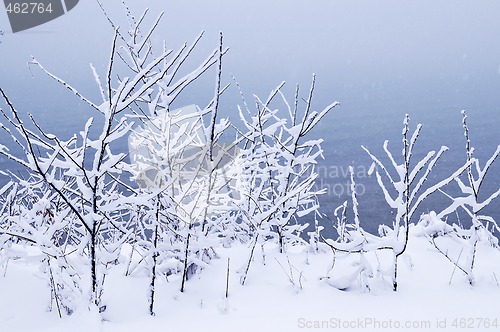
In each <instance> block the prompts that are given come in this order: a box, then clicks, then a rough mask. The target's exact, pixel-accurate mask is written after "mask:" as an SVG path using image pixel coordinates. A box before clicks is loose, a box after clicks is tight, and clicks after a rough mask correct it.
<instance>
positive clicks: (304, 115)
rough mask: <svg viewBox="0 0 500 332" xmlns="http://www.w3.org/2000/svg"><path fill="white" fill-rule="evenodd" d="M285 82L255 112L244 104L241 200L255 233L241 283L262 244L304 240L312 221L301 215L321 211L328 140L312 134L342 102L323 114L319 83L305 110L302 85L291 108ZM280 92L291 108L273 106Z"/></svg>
mask: <svg viewBox="0 0 500 332" xmlns="http://www.w3.org/2000/svg"><path fill="white" fill-rule="evenodd" d="M283 85H284V83H282V84H280V85H279V86H278V87H277V88H276V89H275V90H273V91H272V92H271V94H270V95H269V97H268V99H267V100H266V101H262V100H261V99H259V98H258V97H256V105H257V110H256V113H252V112H251V111H250V109H249V108H248V107H247V106H246V103H244V104H245V109H244V110H243V109H241V107H239V113H240V118H241V120H242V121H243V124H244V125H245V129H246V130H247V131H246V133H244V134H243V135H244V138H245V141H244V146H243V147H242V149H241V151H240V155H239V157H240V158H239V159H238V163H239V164H240V168H241V170H242V171H241V172H242V175H241V179H242V181H241V182H240V187H239V188H235V190H238V191H239V192H240V195H241V197H240V200H239V201H238V202H237V205H238V209H239V211H241V219H242V220H243V223H245V224H247V225H248V227H249V230H250V233H251V234H252V239H251V253H250V258H249V259H248V263H247V265H246V266H245V267H244V268H243V273H242V277H241V283H242V284H243V283H244V282H245V279H246V277H247V274H248V269H249V267H250V263H251V261H252V258H253V254H254V250H255V248H256V246H257V245H258V244H259V243H262V242H265V241H268V240H269V239H273V240H275V241H276V242H277V243H278V246H279V250H280V252H285V251H286V247H287V245H288V244H289V243H293V242H303V240H302V238H301V237H300V236H299V235H300V232H302V230H303V229H305V228H306V227H307V225H304V224H300V223H299V222H298V220H299V218H300V217H303V216H305V215H307V214H309V213H317V209H318V208H319V203H318V201H317V195H318V194H321V193H322V191H317V190H315V189H314V184H315V180H316V178H317V172H316V169H315V165H316V159H317V158H318V157H321V156H322V154H321V153H322V149H321V143H322V140H321V139H319V140H307V139H306V136H307V134H308V133H309V132H310V131H311V130H312V129H313V128H314V127H315V126H316V124H317V123H318V122H319V121H320V120H321V119H322V118H323V117H324V116H325V115H326V114H327V113H328V112H329V111H330V110H332V109H333V108H334V107H335V106H336V105H337V104H338V103H337V102H334V103H332V104H331V105H329V106H327V107H326V108H325V109H323V110H322V111H321V112H316V111H312V110H311V103H312V96H313V91H314V86H315V77H313V80H312V85H311V89H310V91H309V95H308V98H307V100H306V102H305V109H304V110H303V111H300V110H299V87H298V86H297V89H296V93H295V99H294V104H293V106H291V105H290V104H289V103H288V101H287V99H286V98H285V96H284V94H283V93H282V91H281V89H282V87H283ZM277 96H280V97H281V99H282V102H283V104H284V105H285V107H286V110H285V111H281V112H280V111H279V110H278V109H272V108H271V107H272V102H273V101H274V99H275V98H276V97H277Z"/></svg>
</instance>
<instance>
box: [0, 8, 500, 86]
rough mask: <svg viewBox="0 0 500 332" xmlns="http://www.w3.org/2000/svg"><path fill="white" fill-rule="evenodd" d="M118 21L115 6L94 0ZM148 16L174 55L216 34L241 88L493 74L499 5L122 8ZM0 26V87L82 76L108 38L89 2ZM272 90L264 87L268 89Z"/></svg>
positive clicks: (498, 66)
mask: <svg viewBox="0 0 500 332" xmlns="http://www.w3.org/2000/svg"><path fill="white" fill-rule="evenodd" d="M103 2H104V5H105V6H106V7H107V8H109V11H110V13H111V15H112V16H113V17H114V18H115V19H117V20H122V22H125V20H124V15H123V10H122V8H121V6H120V5H119V4H118V1H111V0H108V1H106V0H103ZM129 2H130V3H131V6H132V7H133V9H134V10H135V11H136V13H139V12H141V11H142V9H143V8H145V7H150V8H151V14H152V17H155V16H156V15H157V14H156V13H157V12H159V11H160V10H164V11H166V16H165V19H164V21H165V25H164V27H165V29H164V30H163V31H164V34H163V35H162V36H161V37H164V38H165V39H167V41H168V42H169V46H170V47H172V48H177V47H178V45H180V44H181V43H182V42H184V41H191V40H192V39H193V38H194V37H195V36H196V35H197V34H198V33H199V32H200V31H201V30H205V31H206V37H205V40H204V42H203V43H202V44H201V46H202V47H201V48H200V51H199V53H198V54H200V56H204V55H205V54H206V53H207V52H208V50H209V49H211V48H213V47H215V46H216V45H217V39H218V32H219V31H223V32H224V35H225V41H226V45H227V46H229V47H230V48H231V52H230V54H229V55H228V56H227V58H226V60H225V68H226V70H227V71H228V72H231V73H233V74H235V75H236V76H238V77H239V78H240V79H241V80H242V81H244V82H255V81H256V80H258V81H260V82H263V81H271V82H276V83H277V82H279V81H281V80H291V81H292V82H295V81H300V82H307V81H308V80H309V77H310V75H311V73H313V72H315V73H317V74H318V75H319V78H320V79H322V80H328V81H330V80H337V81H341V80H344V81H346V82H348V83H352V82H356V81H367V82H370V81H374V82H378V81H386V80H412V79H441V78H446V77H456V78H460V79H463V80H467V79H473V78H474V77H476V76H482V75H489V76H494V75H498V74H499V70H500V37H499V36H500V2H499V1H492V0H490V1H463V0H458V1H457V0H445V1H432V0H420V1H401V0H382V1H372V0H354V1H336V0H308V1H305V0H302V1H297V0H273V1H268V0H256V1H235V0H215V1H203V0H188V1H185V0H183V1H153V0H149V1H129ZM0 27H1V29H3V30H5V31H6V34H5V35H4V36H3V38H2V43H1V44H0V61H1V67H0V84H1V85H2V86H5V85H6V84H7V85H8V84H9V82H11V80H12V79H13V78H14V77H13V76H16V77H19V78H22V77H24V76H26V77H27V76H29V72H28V71H27V69H26V61H28V60H29V58H30V55H35V56H36V57H37V58H38V59H39V60H40V61H41V62H43V63H44V64H46V66H47V67H48V68H51V69H52V70H54V71H57V72H60V73H65V74H66V75H67V77H70V78H71V77H74V76H76V77H78V78H85V75H87V77H90V71H88V70H87V68H88V63H89V62H93V63H94V64H97V65H98V64H99V63H103V60H105V59H106V55H107V53H108V51H109V42H110V40H111V37H112V30H111V29H110V27H109V26H108V24H107V22H106V20H105V19H104V17H103V15H102V14H101V12H100V10H99V9H98V7H97V4H96V2H95V1H93V0H82V1H80V3H79V4H78V6H77V7H75V9H74V10H72V11H71V12H69V13H68V14H66V15H64V16H63V17H60V18H58V19H56V20H54V21H52V22H49V23H47V24H45V25H42V26H39V27H36V28H33V29H31V30H28V31H26V32H22V33H17V34H12V33H9V29H10V27H9V26H8V22H7V17H6V14H5V12H3V11H2V13H1V14H0ZM273 84H274V83H273Z"/></svg>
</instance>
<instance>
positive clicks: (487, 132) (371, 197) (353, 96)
mask: <svg viewBox="0 0 500 332" xmlns="http://www.w3.org/2000/svg"><path fill="white" fill-rule="evenodd" d="M324 83H325V82H324V80H323V85H322V86H321V85H318V87H317V90H316V94H315V97H316V99H315V101H314V104H313V108H322V107H324V106H326V105H328V104H330V103H331V102H332V101H333V100H337V101H339V102H340V103H341V106H340V107H339V108H336V109H335V110H333V111H332V112H331V113H330V114H329V115H328V116H327V117H325V118H324V119H323V120H322V121H321V122H320V123H319V125H318V127H317V128H316V129H315V131H314V132H312V138H317V137H321V138H323V139H324V144H323V149H324V153H323V155H324V159H323V160H320V161H319V164H318V170H319V179H318V187H319V188H324V189H326V190H327V193H326V194H325V195H323V196H321V197H320V203H321V213H322V214H324V215H325V217H323V218H322V219H321V223H322V224H324V225H325V226H326V230H325V232H326V234H327V235H332V236H333V233H334V231H333V229H332V227H331V222H330V220H334V219H335V218H334V215H333V211H334V210H335V208H336V207H338V206H339V205H340V204H342V203H343V202H344V201H346V200H348V201H349V199H350V188H349V186H350V184H349V180H350V176H349V174H348V167H349V166H353V167H354V170H355V177H356V182H357V184H358V187H357V188H358V200H359V203H360V207H359V211H360V218H361V223H362V225H363V227H364V228H365V229H367V230H368V231H371V232H376V230H377V228H378V225H379V224H382V223H385V224H390V223H391V213H390V209H389V207H388V205H387V204H386V203H385V200H384V197H383V194H382V192H381V190H380V189H379V187H378V185H377V183H376V180H375V177H374V176H369V175H368V169H369V167H370V165H371V160H370V158H369V157H368V155H367V154H366V153H365V152H364V151H363V150H362V149H361V145H364V146H365V147H367V148H368V149H370V151H371V152H372V153H373V154H375V155H376V156H377V157H379V158H380V159H381V160H382V161H384V162H388V159H387V158H386V157H385V153H384V151H383V149H382V144H383V142H384V140H386V139H387V140H389V141H390V143H389V149H390V150H391V152H392V153H393V154H394V156H395V158H396V159H397V160H399V161H401V153H400V151H401V149H402V145H401V139H402V138H401V131H402V124H403V117H404V114H405V113H409V114H410V118H411V122H410V125H411V128H412V130H413V129H414V128H415V126H416V125H417V123H422V124H423V129H422V132H421V136H420V138H419V141H418V143H417V145H416V148H415V151H414V153H415V154H414V156H413V161H414V162H416V161H417V160H419V159H420V158H422V157H423V156H425V155H426V154H427V152H429V151H430V150H439V148H440V147H441V146H442V145H446V146H448V147H449V148H450V150H449V151H448V152H446V153H445V154H444V155H443V157H442V159H441V160H440V161H439V162H438V164H437V165H436V167H435V171H434V172H433V173H432V174H431V175H430V177H429V180H428V184H431V185H432V184H435V183H436V182H438V181H439V180H441V179H444V178H445V177H447V175H449V174H451V173H453V172H454V171H455V170H456V169H457V168H458V167H459V166H461V165H462V164H463V163H464V162H465V159H466V155H465V148H464V147H465V139H464V135H463V128H462V123H461V121H462V116H461V114H460V111H461V110H462V109H466V110H467V112H468V116H469V125H470V129H471V133H470V135H471V140H472V145H473V146H474V147H475V148H476V151H475V157H476V158H479V159H480V161H481V165H482V166H483V165H484V164H485V162H486V160H487V159H488V158H489V157H490V156H491V155H492V154H493V152H494V151H495V149H496V146H497V145H498V144H500V137H499V132H500V131H499V128H500V93H498V91H500V79H499V77H498V75H497V76H492V77H489V78H483V79H481V80H477V81H471V80H462V79H448V80H437V81H422V82H405V81H404V80H403V81H400V82H385V83H380V82H359V83H356V84H354V83H352V84H345V85H343V84H339V83H338V82H332V83H331V84H324ZM327 83H328V82H327ZM28 84H32V83H28ZM6 90H7V91H8V92H9V94H10V97H11V99H12V101H13V102H14V104H15V105H16V107H17V108H18V109H19V111H20V113H22V114H25V113H28V112H29V113H32V114H33V115H34V116H35V117H36V119H37V120H38V121H39V123H40V125H41V126H42V127H43V128H46V129H47V131H48V132H50V133H54V134H57V135H59V136H61V137H62V138H69V137H70V136H71V135H72V134H74V133H78V132H79V131H80V130H81V129H82V128H83V125H84V123H85V121H86V120H87V119H88V117H89V116H95V117H96V118H98V117H99V115H98V114H97V113H96V112H95V111H93V110H91V109H89V107H88V106H86V105H85V104H84V103H82V102H80V101H78V99H76V98H75V96H73V95H71V94H70V93H69V92H68V91H65V90H64V89H62V88H60V87H57V86H53V85H48V86H47V87H46V88H44V87H43V84H42V86H41V87H40V86H38V88H36V89H27V88H26V87H24V86H23V84H22V83H13V84H12V86H10V87H8V89H6ZM87 91H90V92H89V93H90V94H91V95H92V94H95V91H94V90H92V88H91V87H89V88H88V89H87ZM291 96H293V94H292V95H291ZM189 98H190V99H189V100H180V101H179V103H180V104H181V105H182V103H183V102H186V103H192V102H197V101H196V98H193V95H192V94H191V95H190V97H189ZM200 99H202V100H201V101H199V102H198V103H199V105H204V104H205V100H206V98H205V96H204V97H200ZM238 103H240V104H241V100H239V99H238V98H236V97H235V96H234V95H231V94H229V95H228V97H226V98H225V99H224V100H223V101H222V108H223V109H224V111H223V112H222V113H223V114H222V115H223V116H230V117H231V119H232V120H233V121H238V119H237V116H234V114H236V112H235V111H236V108H235V106H234V105H236V104H238ZM0 105H1V106H0V107H2V108H3V109H5V104H4V103H3V102H2V103H0ZM0 121H3V119H2V120H0ZM0 143H1V144H4V145H7V146H9V147H12V142H11V141H9V139H8V137H7V136H6V135H5V134H4V133H0ZM126 146H127V145H126V142H123V144H122V145H121V146H118V147H117V148H118V149H120V150H126ZM0 169H2V170H4V171H5V170H10V171H12V172H14V173H16V174H17V173H18V172H20V171H21V168H20V167H19V166H18V165H16V164H14V163H13V162H11V161H9V160H6V158H5V157H3V156H0ZM7 181H8V178H7V177H4V176H1V175H0V186H1V185H3V184H5V183H6V182H7ZM499 187H500V160H498V161H497V163H496V164H494V165H493V167H492V168H491V170H490V172H489V174H488V176H487V178H486V182H485V183H484V185H483V187H482V188H481V190H482V195H481V197H482V198H484V197H487V196H488V195H489V194H491V193H493V192H494V191H495V190H497V189H498V188H499ZM424 189H425V188H424ZM447 191H448V192H450V193H454V192H455V193H456V187H454V186H450V187H449V188H448V189H447ZM349 203H350V201H349ZM446 204H449V200H448V199H447V198H446V197H445V196H444V195H442V194H439V193H437V194H434V195H432V196H431V197H429V199H428V200H427V201H426V202H425V204H423V205H422V206H421V209H420V211H419V212H418V213H417V215H415V217H418V215H419V214H420V213H422V212H426V211H430V210H436V211H440V209H443V208H444V207H446ZM482 212H483V213H484V214H489V215H491V216H492V217H494V218H495V219H496V220H500V199H497V200H496V201H494V202H493V203H491V204H490V206H489V207H488V208H486V209H484V210H483V211H482ZM462 215H463V214H462ZM456 218H457V217H456V216H454V215H453V216H450V221H453V222H455V221H456ZM466 219H467V218H465V216H464V217H463V219H461V220H460V221H461V222H462V223H464V224H467V220H466ZM413 221H416V220H413ZM304 222H313V220H312V219H310V218H309V219H304Z"/></svg>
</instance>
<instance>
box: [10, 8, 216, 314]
mask: <svg viewBox="0 0 500 332" xmlns="http://www.w3.org/2000/svg"><path fill="white" fill-rule="evenodd" d="M145 15H146V13H144V15H143V16H141V17H140V19H139V20H135V19H133V18H132V17H129V18H132V19H131V25H132V26H131V28H130V30H129V31H127V33H122V32H121V31H120V30H119V29H118V28H117V26H116V25H115V24H114V23H113V21H112V20H111V19H110V20H109V21H110V23H111V25H112V27H113V28H114V30H115V34H114V38H113V41H112V44H111V52H110V55H109V61H108V68H107V72H106V73H105V76H104V77H105V78H104V80H101V78H100V77H99V75H98V74H97V71H96V70H95V69H94V67H92V71H93V73H94V77H95V80H96V83H97V86H98V88H99V91H100V93H101V99H102V100H101V101H99V102H93V101H91V100H90V99H88V98H87V97H85V96H84V95H82V94H81V93H80V92H79V91H78V90H77V89H76V88H74V87H73V86H71V85H70V84H69V83H66V82H65V81H63V80H62V79H60V78H59V77H57V76H55V75H54V74H52V73H50V72H49V71H48V70H46V69H45V68H44V67H43V66H42V65H41V64H40V63H39V62H38V61H37V60H36V59H32V60H31V61H30V66H32V67H33V66H34V67H38V68H39V69H41V70H42V71H43V72H44V73H46V74H47V75H48V76H49V77H51V78H53V79H54V80H55V81H57V82H58V83H60V84H61V85H62V86H63V87H65V88H67V89H69V90H70V91H71V92H73V93H74V94H75V95H76V96H77V97H78V98H79V99H81V100H82V101H83V102H85V103H86V104H87V105H88V106H90V108H92V109H93V110H94V111H96V113H97V114H98V116H100V118H101V119H100V121H94V118H89V120H88V121H87V123H86V125H85V127H84V128H83V130H82V131H81V132H80V133H79V134H78V135H76V134H75V135H73V136H72V137H71V138H70V139H68V140H61V139H59V138H58V137H56V136H55V135H52V134H50V133H49V132H48V131H46V130H44V129H43V128H41V127H40V126H39V125H38V124H37V122H36V121H35V119H34V118H33V117H30V119H31V120H32V125H33V126H34V127H35V129H34V130H32V129H29V128H28V127H27V126H26V125H25V124H24V123H23V121H22V120H21V118H20V116H19V112H18V111H17V110H16V109H15V107H14V106H13V105H12V104H11V103H10V101H9V99H8V97H7V96H6V94H5V93H4V91H3V90H2V91H1V93H2V95H3V97H4V99H5V100H6V102H7V105H8V106H9V109H10V114H8V113H7V112H5V111H3V110H2V113H3V115H4V116H5V118H6V119H7V122H8V123H7V125H2V128H3V129H5V130H6V131H7V133H8V134H9V135H10V136H11V137H12V139H13V141H12V142H13V143H14V144H15V145H17V146H18V147H19V148H20V149H21V151H22V155H21V156H20V157H19V156H16V155H14V154H12V153H11V152H10V151H9V150H8V149H7V148H6V147H4V146H0V153H1V154H3V155H5V156H7V157H9V158H10V159H12V160H14V161H17V162H18V163H20V164H21V165H23V166H25V167H26V168H27V169H28V170H29V171H30V173H31V178H30V182H29V185H35V184H38V183H43V184H44V186H46V187H47V192H48V193H50V194H51V195H55V196H57V199H58V200H60V201H61V202H62V203H63V204H64V205H65V206H66V208H67V209H68V210H69V212H70V213H71V215H72V220H74V222H75V226H74V227H75V228H76V229H78V230H79V231H80V232H81V238H80V239H79V241H80V243H82V245H81V248H83V249H82V251H83V253H84V254H85V255H86V256H87V257H88V265H89V266H88V267H89V273H88V274H87V275H85V277H88V278H89V279H90V282H89V285H90V292H89V299H90V303H92V304H93V305H95V306H97V307H99V308H100V310H103V309H104V308H105V306H104V305H102V304H101V303H100V298H101V294H102V291H103V284H104V279H105V275H106V273H107V272H106V271H107V269H108V267H109V266H110V264H113V263H114V262H115V261H116V259H117V257H118V255H119V253H120V246H121V244H122V243H123V242H125V241H127V240H128V238H129V235H130V233H131V232H132V230H130V229H127V228H125V227H124V226H125V222H124V221H126V220H130V219H131V218H133V217H134V214H133V211H134V209H130V207H131V206H133V204H131V199H132V198H133V196H134V195H137V191H136V190H134V188H132V187H131V186H130V185H129V184H128V181H127V178H129V177H130V174H128V173H127V170H128V165H127V163H126V162H125V160H126V158H127V154H126V153H123V152H121V153H116V152H115V149H116V144H115V142H118V141H119V140H124V139H125V138H126V136H127V135H128V134H129V133H130V130H131V128H132V126H133V123H132V121H131V120H130V117H129V116H126V114H127V113H128V114H130V113H135V114H140V113H142V112H143V111H142V110H143V108H142V107H143V106H146V108H147V109H149V110H151V111H152V113H153V112H156V110H158V109H164V110H166V111H168V110H169V107H170V103H172V102H173V101H174V100H175V99H176V98H177V96H178V95H179V94H180V92H181V91H183V90H184V89H185V88H186V87H187V86H188V85H189V84H190V83H191V82H193V81H194V80H196V79H197V78H198V77H199V76H200V75H201V74H202V73H203V72H205V71H206V70H207V69H208V68H210V67H211V66H213V65H214V64H215V63H216V62H217V57H216V54H217V52H218V51H217V50H215V51H214V52H212V53H211V54H210V55H209V57H208V58H207V59H206V60H205V61H204V62H203V63H202V64H201V65H200V66H199V67H198V68H195V69H194V70H193V71H192V72H190V73H188V74H186V75H184V76H181V75H179V69H180V68H181V66H182V65H183V64H184V63H185V60H186V59H187V58H188V57H189V55H190V54H191V52H192V51H193V49H194V47H195V46H196V44H197V43H198V41H199V39H200V38H201V35H200V36H199V37H198V38H197V39H196V40H195V42H194V43H193V44H192V45H191V46H190V47H187V46H186V45H184V46H183V47H181V49H180V50H179V51H178V52H176V53H174V52H173V51H171V50H167V49H165V48H164V45H161V48H162V50H161V52H160V54H159V55H158V56H157V57H153V53H154V52H153V51H154V45H153V42H152V40H153V39H152V38H153V37H152V35H153V33H154V32H155V30H156V28H157V26H158V24H159V21H160V19H161V17H162V15H160V16H159V17H158V19H157V20H155V21H154V22H153V24H152V26H151V28H149V29H147V30H146V33H145V34H144V36H143V32H142V26H143V25H144V24H145V23H144V22H145ZM120 61H121V62H123V63H122V64H119V63H117V62H120ZM115 77H117V78H116V79H115ZM218 92H220V89H219V90H218ZM217 98H218V95H217ZM212 133H213V131H212Z"/></svg>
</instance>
